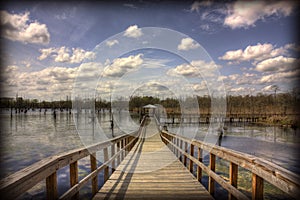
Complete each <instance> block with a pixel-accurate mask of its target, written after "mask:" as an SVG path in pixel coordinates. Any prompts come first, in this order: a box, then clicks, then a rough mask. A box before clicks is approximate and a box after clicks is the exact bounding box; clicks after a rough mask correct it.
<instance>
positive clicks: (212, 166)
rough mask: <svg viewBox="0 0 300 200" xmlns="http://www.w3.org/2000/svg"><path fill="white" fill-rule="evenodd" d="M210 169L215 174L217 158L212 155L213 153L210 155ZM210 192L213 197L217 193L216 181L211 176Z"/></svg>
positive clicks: (209, 182)
mask: <svg viewBox="0 0 300 200" xmlns="http://www.w3.org/2000/svg"><path fill="white" fill-rule="evenodd" d="M209 168H210V170H212V171H213V172H214V171H215V169H216V156H215V155H214V154H212V153H210V154H209ZM208 192H209V193H210V194H211V195H214V193H215V181H214V179H213V178H212V177H210V176H209V180H208Z"/></svg>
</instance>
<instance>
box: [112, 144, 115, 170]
mask: <svg viewBox="0 0 300 200" xmlns="http://www.w3.org/2000/svg"><path fill="white" fill-rule="evenodd" d="M114 155H115V143H113V144H112V145H111V157H113V156H114ZM115 160H116V159H115V158H114V159H113V161H112V162H111V173H113V172H114V171H115V169H116V161H115Z"/></svg>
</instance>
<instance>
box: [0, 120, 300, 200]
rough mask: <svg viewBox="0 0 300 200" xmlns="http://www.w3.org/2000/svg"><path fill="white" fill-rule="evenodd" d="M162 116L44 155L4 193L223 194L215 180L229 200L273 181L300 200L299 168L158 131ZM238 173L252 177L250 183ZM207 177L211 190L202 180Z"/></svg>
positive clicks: (255, 194) (4, 186)
mask: <svg viewBox="0 0 300 200" xmlns="http://www.w3.org/2000/svg"><path fill="white" fill-rule="evenodd" d="M157 121H158V120H156V118H155V119H154V118H149V117H144V118H143V120H142V122H141V125H140V127H139V129H138V130H137V131H134V132H132V133H130V134H124V135H120V136H117V137H114V138H112V139H109V140H106V141H103V142H100V143H96V144H93V145H91V146H88V147H84V148H79V149H74V150H71V151H68V152H63V153H61V154H58V155H54V156H50V157H48V158H45V159H42V160H41V161H39V162H37V163H34V164H32V165H30V166H28V167H26V168H24V169H22V170H20V171H17V172H15V173H13V174H11V175H9V176H7V177H5V178H3V179H1V180H0V196H1V198H2V199H23V198H24V195H25V194H26V193H27V192H28V191H29V190H32V189H35V188H36V187H40V188H42V189H43V191H44V194H45V196H44V198H43V199H46V198H47V199H51V200H54V199H82V198H86V196H83V195H85V193H86V192H84V191H83V189H85V187H87V188H91V193H89V197H90V198H91V199H92V198H93V199H97V200H98V199H145V200H146V199H213V198H215V199H224V198H223V197H220V196H218V195H217V191H216V189H217V187H216V186H217V184H218V187H219V188H220V187H221V188H222V190H223V189H224V190H226V191H227V195H228V199H230V200H232V199H239V200H246V199H253V200H254V199H264V197H265V194H266V190H265V189H267V187H265V185H266V184H268V187H270V185H271V186H272V187H274V188H275V189H279V190H281V192H283V193H284V194H285V195H286V197H285V199H298V198H299V196H300V182H299V180H300V176H299V175H298V174H295V173H293V172H291V171H289V170H287V169H285V168H282V167H280V166H278V165H276V164H274V163H272V162H270V161H267V160H265V159H262V158H258V157H256V156H253V155H249V154H245V153H242V152H238V151H234V150H231V149H228V148H224V147H220V146H217V145H214V144H210V143H206V142H203V141H200V140H195V139H190V138H186V137H183V136H181V135H178V134H174V133H170V132H168V131H165V130H158V128H157V125H156V122H157ZM86 158H87V159H89V160H90V169H88V171H86V172H87V173H86V174H85V176H84V177H82V176H81V177H80V176H79V169H80V166H81V165H82V163H81V162H80V161H81V160H82V159H86ZM97 158H100V159H99V160H97ZM205 159H206V160H205ZM204 161H205V162H204ZM221 161H222V162H224V163H225V164H226V166H225V168H224V167H220V163H221ZM85 163H86V162H85ZM65 167H66V168H67V169H68V170H67V172H66V173H64V175H65V176H68V179H69V180H70V183H69V188H68V189H65V190H64V191H59V189H60V190H61V189H62V188H58V187H59V185H60V184H61V182H60V181H61V180H60V179H59V178H58V176H59V172H58V171H59V170H60V169H62V168H65ZM222 174H223V175H222ZM240 174H246V175H247V176H248V177H250V180H249V183H250V184H249V185H248V186H245V185H242V181H243V180H242V179H243V177H242V176H240ZM205 179H206V180H207V179H208V180H207V188H205V187H204V186H203V185H202V184H201V183H202V182H203V181H204V180H205ZM103 183H104V184H103Z"/></svg>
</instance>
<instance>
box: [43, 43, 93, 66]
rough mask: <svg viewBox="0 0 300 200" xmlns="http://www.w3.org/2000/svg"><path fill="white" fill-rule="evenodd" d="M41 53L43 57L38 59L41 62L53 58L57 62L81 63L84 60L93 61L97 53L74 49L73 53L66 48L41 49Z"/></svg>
mask: <svg viewBox="0 0 300 200" xmlns="http://www.w3.org/2000/svg"><path fill="white" fill-rule="evenodd" d="M40 52H41V55H40V56H39V57H38V59H39V60H44V59H46V58H48V57H52V58H54V61H55V62H68V63H80V62H82V61H83V60H84V59H88V60H91V59H93V58H94V57H95V53H94V52H92V51H85V50H83V49H81V48H72V51H71V50H70V49H69V48H67V47H65V46H62V47H60V48H47V49H40Z"/></svg>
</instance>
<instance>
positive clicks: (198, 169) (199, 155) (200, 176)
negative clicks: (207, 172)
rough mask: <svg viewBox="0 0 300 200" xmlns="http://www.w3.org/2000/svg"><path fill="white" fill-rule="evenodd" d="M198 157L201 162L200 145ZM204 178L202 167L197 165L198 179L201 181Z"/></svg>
mask: <svg viewBox="0 0 300 200" xmlns="http://www.w3.org/2000/svg"><path fill="white" fill-rule="evenodd" d="M197 158H198V160H199V162H202V149H201V148H200V147H198V155H197ZM201 179H202V168H201V167H200V166H199V165H197V180H198V181H199V182H200V183H201V182H202V181H201Z"/></svg>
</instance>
